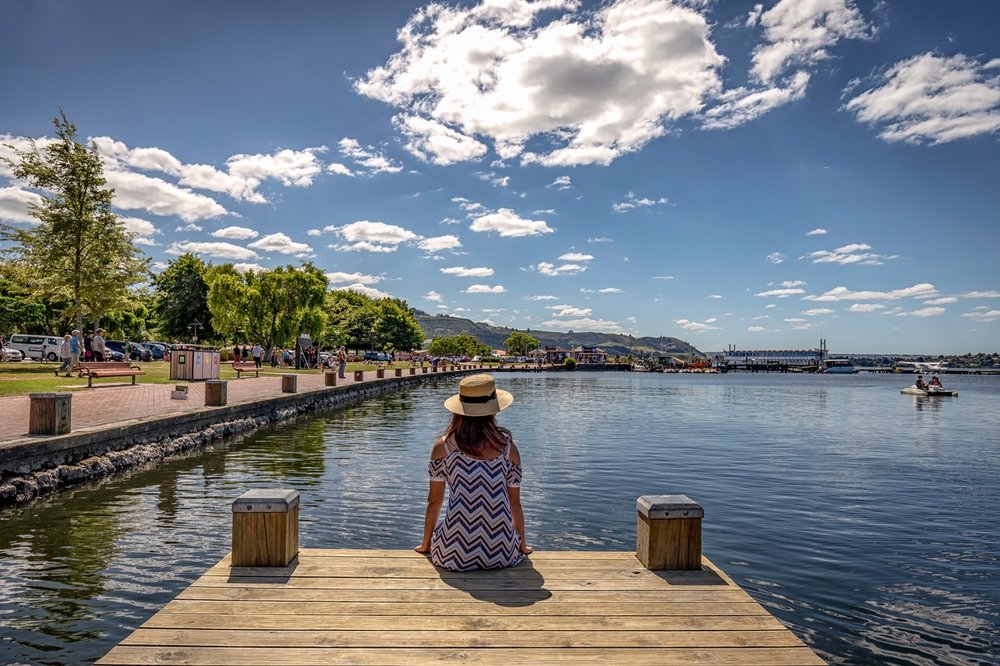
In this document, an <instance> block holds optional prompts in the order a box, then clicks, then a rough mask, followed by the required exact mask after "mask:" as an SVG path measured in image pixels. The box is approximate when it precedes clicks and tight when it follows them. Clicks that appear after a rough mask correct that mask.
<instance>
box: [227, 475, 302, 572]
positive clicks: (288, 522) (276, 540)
mask: <svg viewBox="0 0 1000 666" xmlns="http://www.w3.org/2000/svg"><path fill="white" fill-rule="evenodd" d="M298 554H299V493H298V491H296V490H287V489H270V488H259V489H255V490H248V491H246V492H245V493H243V494H242V495H240V497H239V498H238V499H236V500H235V501H234V502H233V557H232V566H234V567H285V566H288V565H289V564H290V563H291V561H292V560H294V559H295V558H296V557H297V556H298Z"/></svg>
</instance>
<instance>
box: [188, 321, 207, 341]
mask: <svg viewBox="0 0 1000 666" xmlns="http://www.w3.org/2000/svg"><path fill="white" fill-rule="evenodd" d="M199 326H202V327H203V326H204V324H202V323H201V322H200V321H198V320H197V319H195V320H194V321H193V322H191V323H190V324H188V330H190V331H193V332H192V334H191V340H192V342H194V344H198V327H199Z"/></svg>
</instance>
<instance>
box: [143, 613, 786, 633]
mask: <svg viewBox="0 0 1000 666" xmlns="http://www.w3.org/2000/svg"><path fill="white" fill-rule="evenodd" d="M376 626H382V627H384V626H390V627H392V629H393V631H396V630H399V631H407V630H415V629H423V630H425V631H442V630H445V631H483V630H498V631H499V630H505V631H515V630H518V631H520V630H529V629H532V630H538V631H542V630H549V631H553V630H561V629H569V630H572V631H601V630H613V629H628V630H633V631H640V630H657V631H679V630H680V631H760V630H768V629H784V628H785V626H784V625H783V624H781V622H779V621H778V620H777V619H775V618H774V617H772V616H770V615H731V616H726V615H672V616H667V617H663V616H645V615H624V616H617V617H604V616H599V617H582V616H571V617H563V616H552V615H531V616H525V615H501V616H494V615H484V616H461V615H459V616H454V615H451V616H448V615H446V616H430V617H428V616H424V615H390V616H386V615H379V616H365V615H361V616H350V615H258V614H253V615H244V614H239V615H222V614H220V615H202V614H185V613H157V614H156V615H154V616H153V617H151V618H149V620H147V621H146V622H145V623H144V624H143V625H142V628H143V629H267V630H272V631H279V630H282V631H289V630H302V629H325V630H341V631H348V630H366V629H372V628H373V627H376Z"/></svg>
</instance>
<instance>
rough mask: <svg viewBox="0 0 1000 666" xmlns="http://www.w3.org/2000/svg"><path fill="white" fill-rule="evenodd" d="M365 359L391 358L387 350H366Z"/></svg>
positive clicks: (383, 359) (381, 359) (384, 359)
mask: <svg viewBox="0 0 1000 666" xmlns="http://www.w3.org/2000/svg"><path fill="white" fill-rule="evenodd" d="M365 360H366V361H389V360H390V358H389V355H388V354H386V353H385V352H377V351H366V352H365Z"/></svg>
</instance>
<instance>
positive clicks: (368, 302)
mask: <svg viewBox="0 0 1000 666" xmlns="http://www.w3.org/2000/svg"><path fill="white" fill-rule="evenodd" d="M326 312H327V319H328V322H329V324H328V326H327V342H328V343H329V344H331V345H334V346H336V345H344V346H345V347H347V348H349V349H354V350H361V349H368V348H369V347H371V348H373V349H378V350H385V351H408V350H411V349H417V348H418V347H419V346H420V344H421V343H422V342H423V341H424V332H423V330H421V328H420V325H419V324H417V320H416V319H415V318H414V317H413V313H412V312H411V311H410V309H409V307H407V305H406V301H402V300H399V299H396V298H380V299H377V300H376V299H373V298H370V297H368V296H365V295H364V294H359V293H357V292H354V291H349V290H339V289H338V290H334V291H331V292H330V293H329V294H327V297H326Z"/></svg>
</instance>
